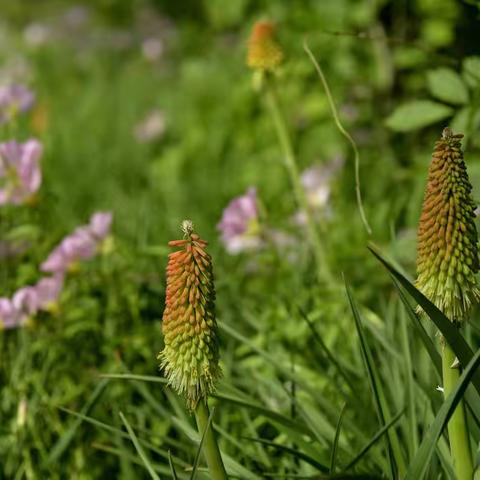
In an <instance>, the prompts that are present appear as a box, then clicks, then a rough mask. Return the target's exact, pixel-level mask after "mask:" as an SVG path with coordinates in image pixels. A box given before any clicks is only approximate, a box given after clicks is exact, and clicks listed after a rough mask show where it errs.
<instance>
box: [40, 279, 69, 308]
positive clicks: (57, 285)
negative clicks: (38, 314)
mask: <svg viewBox="0 0 480 480" xmlns="http://www.w3.org/2000/svg"><path fill="white" fill-rule="evenodd" d="M34 288H35V291H36V294H37V302H38V308H39V309H40V310H45V309H47V308H48V307H49V306H50V305H52V304H54V303H56V302H57V301H58V299H59V297H60V294H61V293H62V289H63V275H62V274H56V275H53V276H51V277H43V278H42V279H41V280H40V281H39V282H38V283H37V284H36V285H35V287H34Z"/></svg>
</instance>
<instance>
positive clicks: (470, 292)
mask: <svg viewBox="0 0 480 480" xmlns="http://www.w3.org/2000/svg"><path fill="white" fill-rule="evenodd" d="M462 137H463V135H461V134H454V133H453V132H452V130H451V129H450V128H445V129H444V130H443V133H442V137H441V138H440V139H439V140H438V141H437V142H436V144H435V149H434V152H433V156H432V162H431V164H430V168H429V172H428V182H427V187H426V190H425V198H424V202H423V208H422V215H421V217H420V223H419V227H418V245H417V273H418V276H417V281H416V285H417V287H418V289H419V290H420V291H421V292H422V293H423V294H424V295H425V296H426V297H427V298H428V299H429V300H430V301H431V302H432V303H434V304H435V305H436V306H437V307H438V308H439V309H440V310H441V311H442V312H443V313H444V314H445V315H446V316H447V317H448V318H449V319H450V320H451V321H452V323H453V324H454V325H455V326H456V327H458V328H461V326H462V325H463V323H464V322H465V320H466V319H467V318H468V316H469V313H470V310H471V307H472V305H473V304H474V303H477V302H478V300H479V299H480V290H479V289H478V285H477V281H476V278H475V274H476V273H477V272H478V270H479V258H478V245H477V244H478V234H477V229H476V227H475V222H474V219H475V213H474V210H475V203H474V201H473V198H472V195H471V191H472V186H471V184H470V181H469V178H468V174H467V167H466V165H465V162H464V160H463V152H462V149H461V139H462ZM418 311H419V312H420V313H421V312H422V310H421V308H418ZM442 342H443V346H442V371H443V372H442V373H443V388H444V394H445V398H446V397H448V395H449V394H450V393H451V392H452V391H453V390H454V389H455V386H456V384H457V382H458V379H459V377H460V371H459V367H460V366H459V365H456V363H458V362H456V358H455V354H454V352H453V350H452V349H451V347H450V345H448V343H447V342H446V340H445V339H442ZM448 433H449V440H450V452H451V457H452V461H453V465H454V469H455V473H456V477H457V480H472V477H473V464H472V454H471V449H470V443H469V435H468V428H467V423H466V417H465V407H464V403H463V401H460V402H459V404H458V406H457V408H456V409H455V412H454V413H453V415H452V417H451V419H450V421H449V424H448Z"/></svg>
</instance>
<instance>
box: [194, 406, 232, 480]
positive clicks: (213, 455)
mask: <svg viewBox="0 0 480 480" xmlns="http://www.w3.org/2000/svg"><path fill="white" fill-rule="evenodd" d="M209 417H210V412H209V410H208V405H207V403H206V402H204V401H201V402H198V405H197V408H196V409H195V419H196V421H197V429H198V433H199V434H200V435H202V433H203V432H205V438H204V441H203V453H204V455H205V460H206V461H207V465H208V470H209V472H210V477H211V478H212V480H226V479H227V472H226V471H225V467H224V465H223V461H222V456H221V454H220V449H219V448H218V443H217V439H216V438H215V432H214V431H213V425H212V424H211V423H210V424H209V422H208V419H209Z"/></svg>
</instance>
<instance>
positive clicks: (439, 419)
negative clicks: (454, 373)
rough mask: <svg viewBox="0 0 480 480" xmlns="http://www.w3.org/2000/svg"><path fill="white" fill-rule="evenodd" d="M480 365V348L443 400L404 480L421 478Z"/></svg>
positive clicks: (419, 479) (418, 479)
mask: <svg viewBox="0 0 480 480" xmlns="http://www.w3.org/2000/svg"><path fill="white" fill-rule="evenodd" d="M479 365H480V349H479V350H478V351H477V353H476V354H475V355H474V356H473V358H472V360H471V361H470V362H469V364H468V365H467V367H466V368H465V370H464V372H463V373H462V375H461V376H460V379H459V381H458V383H457V386H456V387H455V390H454V391H453V392H452V393H451V394H450V395H449V396H448V397H447V399H446V400H445V401H444V402H443V404H442V406H441V407H440V410H439V411H438V414H437V416H436V417H435V420H434V421H433V423H432V424H431V426H430V428H429V429H428V431H427V433H426V434H425V436H424V438H423V441H422V443H421V445H420V448H419V449H418V451H417V454H416V455H415V457H414V459H413V460H412V462H411V464H410V466H409V468H408V471H407V474H406V476H405V478H404V480H421V479H422V478H423V477H424V475H425V472H426V471H427V468H428V466H429V464H430V458H431V457H432V455H433V452H434V451H435V448H436V445H437V440H438V438H439V437H440V435H441V433H442V430H443V429H444V428H445V426H446V425H447V424H448V421H449V419H450V417H451V416H452V414H453V412H454V411H455V408H456V407H457V405H458V403H459V402H460V400H461V399H462V396H463V394H464V392H465V390H466V389H467V386H468V383H469V382H470V381H471V379H472V378H473V376H474V374H475V372H476V371H477V368H478V366H479Z"/></svg>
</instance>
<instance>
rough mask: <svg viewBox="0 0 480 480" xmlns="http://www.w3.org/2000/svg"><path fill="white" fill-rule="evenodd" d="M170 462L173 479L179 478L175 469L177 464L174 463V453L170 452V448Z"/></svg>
mask: <svg viewBox="0 0 480 480" xmlns="http://www.w3.org/2000/svg"><path fill="white" fill-rule="evenodd" d="M168 464H169V465H170V470H171V472H172V478H173V480H178V476H177V472H176V470H175V465H174V464H173V460H172V454H171V453H170V450H169V451H168Z"/></svg>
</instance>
